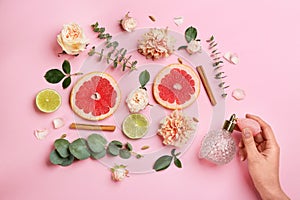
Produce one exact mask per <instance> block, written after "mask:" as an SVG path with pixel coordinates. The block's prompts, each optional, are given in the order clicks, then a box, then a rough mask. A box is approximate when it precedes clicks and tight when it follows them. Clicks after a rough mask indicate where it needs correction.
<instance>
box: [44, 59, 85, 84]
mask: <svg viewBox="0 0 300 200" xmlns="http://www.w3.org/2000/svg"><path fill="white" fill-rule="evenodd" d="M82 74H83V73H81V72H77V73H74V74H71V65H70V62H69V61H68V60H64V62H63V63H62V71H61V70H59V69H50V70H48V71H47V72H46V74H45V75H44V78H45V79H46V81H48V82H49V83H52V84H56V83H59V82H60V81H61V80H62V79H64V80H63V82H62V87H63V88H64V89H66V88H67V87H69V85H70V84H71V77H72V76H77V75H82Z"/></svg>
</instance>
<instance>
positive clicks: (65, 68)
mask: <svg viewBox="0 0 300 200" xmlns="http://www.w3.org/2000/svg"><path fill="white" fill-rule="evenodd" d="M62 69H63V71H64V72H65V73H66V74H70V73H71V65H70V62H69V61H68V60H64V62H63V64H62Z"/></svg>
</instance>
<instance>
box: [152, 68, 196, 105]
mask: <svg viewBox="0 0 300 200" xmlns="http://www.w3.org/2000/svg"><path fill="white" fill-rule="evenodd" d="M199 92H200V80H199V77H198V75H197V74H196V73H195V71H194V70H193V69H192V68H191V67H189V66H187V65H183V64H171V65H168V66H166V67H165V68H163V69H162V70H161V71H160V72H159V73H158V75H157V76H156V77H155V80H154V83H153V95H154V98H155V100H156V101H157V102H158V103H159V104H161V105H162V106H164V107H165V108H168V109H173V110H174V109H183V108H186V107H188V106H189V105H191V104H192V103H193V102H194V101H195V100H196V99H197V97H198V95H199Z"/></svg>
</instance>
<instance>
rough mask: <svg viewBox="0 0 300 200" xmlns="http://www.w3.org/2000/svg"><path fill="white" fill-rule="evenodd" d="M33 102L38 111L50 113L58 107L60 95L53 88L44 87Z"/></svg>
mask: <svg viewBox="0 0 300 200" xmlns="http://www.w3.org/2000/svg"><path fill="white" fill-rule="evenodd" d="M35 103H36V106H37V107H38V109H39V110H40V111H42V112H45V113H51V112H54V111H56V110H57V109H58V108H59V107H60V105H61V96H60V94H59V93H58V92H56V91H55V90H52V89H45V90H42V91H40V92H39V93H38V94H37V95H36V98H35Z"/></svg>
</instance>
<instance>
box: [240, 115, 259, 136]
mask: <svg viewBox="0 0 300 200" xmlns="http://www.w3.org/2000/svg"><path fill="white" fill-rule="evenodd" d="M236 123H237V125H238V127H239V128H240V129H241V130H243V129H245V128H249V129H250V130H251V132H252V133H253V136H256V135H257V134H258V133H260V132H261V128H260V125H259V123H258V122H257V121H255V120H253V119H248V118H241V119H240V118H239V119H237V122H236Z"/></svg>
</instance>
